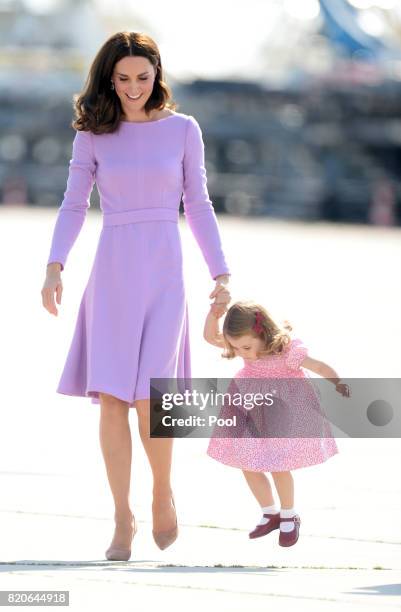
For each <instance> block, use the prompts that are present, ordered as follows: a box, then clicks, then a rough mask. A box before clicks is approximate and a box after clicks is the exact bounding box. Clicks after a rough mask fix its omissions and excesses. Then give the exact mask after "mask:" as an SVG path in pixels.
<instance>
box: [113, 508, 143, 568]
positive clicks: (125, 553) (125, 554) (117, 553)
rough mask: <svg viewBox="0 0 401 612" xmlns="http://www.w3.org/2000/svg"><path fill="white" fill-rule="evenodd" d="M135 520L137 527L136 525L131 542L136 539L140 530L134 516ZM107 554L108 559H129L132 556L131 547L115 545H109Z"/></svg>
mask: <svg viewBox="0 0 401 612" xmlns="http://www.w3.org/2000/svg"><path fill="white" fill-rule="evenodd" d="M134 522H135V527H134V533H133V534H132V539H131V542H132V540H133V539H134V536H135V534H136V532H137V530H138V528H137V525H136V519H135V518H134ZM105 555H106V559H108V561H128V560H129V558H130V557H131V548H116V547H115V546H109V548H108V549H107V550H106V552H105Z"/></svg>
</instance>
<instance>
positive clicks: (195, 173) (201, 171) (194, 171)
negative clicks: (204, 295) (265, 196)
mask: <svg viewBox="0 0 401 612" xmlns="http://www.w3.org/2000/svg"><path fill="white" fill-rule="evenodd" d="M183 170H184V183H183V198H182V200H183V206H184V215H185V218H186V221H187V223H188V225H189V227H190V229H191V232H192V234H193V236H194V237H195V239H196V241H197V243H198V245H199V248H200V249H201V251H202V254H203V257H204V259H205V261H206V264H207V266H208V268H209V272H210V274H211V276H212V278H213V279H215V277H216V276H218V275H219V274H230V270H229V268H228V265H227V262H226V260H225V257H224V253H223V248H222V244H221V238H220V233H219V228H218V222H217V217H216V214H215V211H214V208H213V205H212V202H211V200H210V198H209V193H208V188H207V177H206V169H205V152H204V142H203V137H202V131H201V128H200V126H199V124H198V122H197V121H196V119H195V118H194V117H192V115H189V116H188V120H187V125H186V134H185V151H184V161H183Z"/></svg>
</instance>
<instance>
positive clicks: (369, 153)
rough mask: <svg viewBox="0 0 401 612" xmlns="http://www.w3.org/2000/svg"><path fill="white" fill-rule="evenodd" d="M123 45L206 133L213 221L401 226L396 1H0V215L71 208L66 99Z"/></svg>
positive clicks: (400, 35) (400, 6)
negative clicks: (158, 70)
mask: <svg viewBox="0 0 401 612" xmlns="http://www.w3.org/2000/svg"><path fill="white" fill-rule="evenodd" d="M191 23H193V27H190V24H191ZM122 29H127V30H137V31H144V32H146V33H148V34H150V35H151V36H152V37H154V38H155V40H156V42H157V43H158V45H159V47H160V51H161V56H162V62H163V67H164V72H165V78H166V81H167V83H168V84H169V85H170V87H171V89H172V92H173V96H174V100H175V101H176V103H177V104H178V108H177V110H178V111H179V112H184V113H187V114H193V115H194V116H196V117H197V119H198V121H199V123H200V125H201V127H202V130H203V135H204V140H205V145H206V163H207V170H208V186H209V193H210V196H211V199H212V201H213V204H214V206H215V210H216V212H218V213H222V214H227V215H236V216H237V215H240V216H260V215H263V216H268V217H273V218H274V217H275V218H285V219H300V220H306V221H313V220H327V221H332V222H342V223H359V224H371V225H381V226H397V225H400V221H401V191H400V181H399V179H400V177H401V3H400V2H398V1H396V0H375V1H373V0H372V1H371V0H320V2H319V1H318V0H302V2H300V1H299V0H248V2H247V4H246V11H245V10H244V7H243V5H242V3H233V2H230V1H228V0H219V2H217V3H216V2H214V1H213V0H203V2H202V5H201V6H198V5H196V6H195V5H193V6H192V8H191V9H190V8H189V5H188V3H186V4H183V3H181V2H178V1H177V0H171V1H170V2H169V3H165V2H162V1H161V0H153V2H151V3H148V4H147V5H145V3H142V4H141V3H132V2H128V1H122V0H114V1H113V2H111V0H0V109H1V110H0V205H3V206H4V205H7V206H13V205H17V206H21V205H22V206H25V205H26V206H30V207H58V206H59V205H60V204H61V201H62V198H63V193H64V191H65V188H66V179H67V174H68V162H69V159H70V157H71V145H72V139H73V136H74V131H73V129H72V128H71V126H70V123H71V119H72V96H73V94H74V93H76V92H79V91H80V89H81V88H82V86H83V83H84V81H85V78H86V74H87V70H88V68H89V65H90V63H91V61H92V59H93V57H94V55H95V53H96V51H97V50H98V48H99V47H100V45H101V44H102V43H103V42H104V40H105V39H106V38H107V37H108V36H109V35H111V34H112V33H114V32H116V31H118V30H122ZM91 202H92V204H91V206H92V207H93V208H98V207H99V198H98V193H97V190H96V186H95V188H94V190H93V193H92V199H91Z"/></svg>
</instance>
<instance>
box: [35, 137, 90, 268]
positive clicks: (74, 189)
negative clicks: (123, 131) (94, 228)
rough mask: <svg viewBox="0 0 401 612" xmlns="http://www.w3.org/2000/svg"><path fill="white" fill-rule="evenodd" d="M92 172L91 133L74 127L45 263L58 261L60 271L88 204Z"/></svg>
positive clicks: (79, 228)
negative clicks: (61, 191) (64, 178)
mask: <svg viewBox="0 0 401 612" xmlns="http://www.w3.org/2000/svg"><path fill="white" fill-rule="evenodd" d="M95 174H96V161H95V157H94V152H93V143H92V135H91V132H90V131H80V130H78V131H77V132H76V134H75V138H74V141H73V144H72V158H71V159H70V163H69V172H68V179H67V188H66V191H65V192H64V199H63V201H62V203H61V206H60V208H59V210H58V215H57V219H56V223H55V227H54V231H53V238H52V243H51V248H50V254H49V258H48V260H47V263H48V264H49V263H52V262H59V263H61V269H62V270H64V267H65V263H66V261H67V257H68V254H69V252H70V250H71V248H72V246H73V244H74V242H75V241H76V239H77V237H78V234H79V232H80V231H81V227H82V225H83V223H84V221H85V217H86V211H87V209H88V208H89V206H90V195H91V193H92V189H93V185H94V182H95Z"/></svg>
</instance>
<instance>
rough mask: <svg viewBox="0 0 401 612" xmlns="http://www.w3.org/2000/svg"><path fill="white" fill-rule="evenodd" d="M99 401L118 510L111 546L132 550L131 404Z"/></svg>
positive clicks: (109, 399) (102, 443) (105, 454)
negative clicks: (130, 495)
mask: <svg viewBox="0 0 401 612" xmlns="http://www.w3.org/2000/svg"><path fill="white" fill-rule="evenodd" d="M99 399H100V423H99V435H100V446H101V449H102V453H103V458H104V461H105V466H106V471H107V477H108V480H109V484H110V488H111V492H112V495H113V498H114V506H115V513H114V520H115V523H116V527H115V532H114V538H113V541H112V543H111V546H112V547H116V548H129V547H130V546H131V541H132V534H133V529H134V524H135V523H134V520H133V513H132V511H131V507H130V501H129V494H130V481H131V459H132V440H131V430H130V426H129V420H128V410H129V404H128V402H124V401H122V400H120V399H118V398H116V397H114V396H112V395H109V394H107V393H99Z"/></svg>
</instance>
